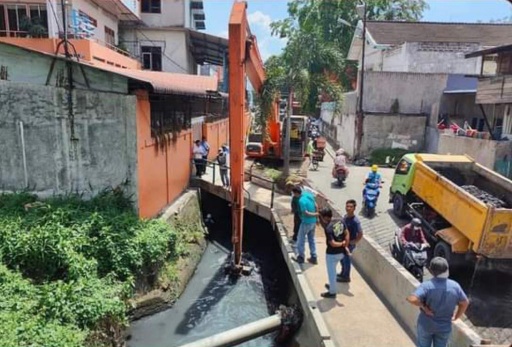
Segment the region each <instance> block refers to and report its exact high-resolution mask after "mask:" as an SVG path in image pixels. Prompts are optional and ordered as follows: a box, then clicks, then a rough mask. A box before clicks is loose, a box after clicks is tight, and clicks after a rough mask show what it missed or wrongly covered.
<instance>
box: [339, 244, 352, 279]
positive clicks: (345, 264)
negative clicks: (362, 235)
mask: <svg viewBox="0 0 512 347" xmlns="http://www.w3.org/2000/svg"><path fill="white" fill-rule="evenodd" d="M355 248H356V245H348V249H349V250H350V253H352V251H354V249H355ZM350 258H351V257H349V256H346V257H343V259H341V261H340V263H341V274H340V276H341V277H344V278H350V269H351V268H352V260H351V259H350Z"/></svg>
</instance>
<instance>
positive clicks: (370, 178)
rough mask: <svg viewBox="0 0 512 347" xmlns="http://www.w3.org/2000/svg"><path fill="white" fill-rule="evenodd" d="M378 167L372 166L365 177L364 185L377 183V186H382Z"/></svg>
mask: <svg viewBox="0 0 512 347" xmlns="http://www.w3.org/2000/svg"><path fill="white" fill-rule="evenodd" d="M378 171H379V166H378V165H375V164H374V165H372V168H371V171H370V172H369V173H368V175H367V176H366V180H365V184H366V183H367V182H369V183H377V184H378V185H379V186H381V185H382V175H381V174H380V172H378Z"/></svg>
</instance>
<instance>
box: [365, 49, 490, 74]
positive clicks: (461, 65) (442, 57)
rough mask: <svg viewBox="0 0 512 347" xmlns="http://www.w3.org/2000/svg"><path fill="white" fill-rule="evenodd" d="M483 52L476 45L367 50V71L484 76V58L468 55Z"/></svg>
mask: <svg viewBox="0 0 512 347" xmlns="http://www.w3.org/2000/svg"><path fill="white" fill-rule="evenodd" d="M479 49H481V46H480V45H479V44H475V43H456V42H455V43H442V42H405V43H403V44H401V45H397V46H395V47H391V48H389V49H376V48H373V47H371V46H370V45H367V46H366V56H365V70H366V71H394V72H416V73H451V74H457V73H458V74H478V73H480V66H481V58H471V59H465V58H464V54H466V53H469V52H472V51H477V50H479Z"/></svg>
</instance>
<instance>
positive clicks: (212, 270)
mask: <svg viewBox="0 0 512 347" xmlns="http://www.w3.org/2000/svg"><path fill="white" fill-rule="evenodd" d="M203 204H204V205H205V208H206V209H207V211H205V212H207V213H211V214H212V215H213V219H214V221H215V224H214V225H213V226H212V227H211V228H210V242H209V245H208V247H207V249H206V252H205V254H204V256H203V258H202V259H201V262H200V264H199V266H198V268H197V271H196V273H195V274H194V276H193V278H192V279H191V281H190V283H189V285H188V286H187V288H186V290H185V292H184V293H183V294H182V296H181V297H180V299H179V300H178V301H177V302H176V304H175V305H174V306H173V307H172V308H171V309H169V310H167V311H164V312H161V313H159V314H156V315H153V316H151V317H147V318H143V319H141V320H139V321H137V322H134V323H133V325H132V329H131V339H130V340H129V342H128V346H129V347H175V346H181V345H183V344H185V343H189V342H192V341H195V340H198V339H201V338H204V337H207V336H211V335H213V334H216V333H220V332H223V331H226V330H229V329H233V328H236V327H239V326H240V325H243V324H246V323H250V322H253V321H256V320H258V319H261V318H265V317H268V316H270V315H271V314H273V313H274V312H275V310H276V308H277V307H278V306H279V304H289V302H288V301H289V298H290V297H294V296H295V295H293V293H292V292H291V290H293V289H292V286H291V285H290V283H291V281H290V279H289V274H288V273H287V271H286V266H285V264H284V261H283V260H282V258H281V253H280V251H279V248H278V245H277V241H276V238H275V236H274V234H273V231H272V230H271V226H270V224H269V223H268V222H267V221H265V220H263V219H260V218H258V217H256V216H254V215H250V214H246V217H245V237H244V248H245V249H246V251H247V252H248V256H249V257H250V259H251V262H252V265H253V266H254V270H253V272H252V274H251V275H250V276H244V277H241V278H240V279H238V280H233V279H232V278H231V277H230V276H228V275H227V274H226V273H225V271H224V266H225V264H226V262H227V259H228V257H229V252H230V249H231V244H230V226H229V223H230V217H229V210H228V209H227V206H223V204H224V205H225V203H223V201H222V200H220V201H217V200H214V201H213V203H212V202H211V201H206V202H203ZM274 337H275V333H270V334H268V335H266V336H264V337H260V338H258V339H256V340H252V341H249V342H246V343H244V344H241V345H240V346H244V347H284V345H279V344H277V343H275V342H274Z"/></svg>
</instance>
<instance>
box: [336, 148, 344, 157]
mask: <svg viewBox="0 0 512 347" xmlns="http://www.w3.org/2000/svg"><path fill="white" fill-rule="evenodd" d="M343 153H345V150H344V149H343V148H340V149H338V150H337V151H336V156H338V155H342V154H343Z"/></svg>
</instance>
